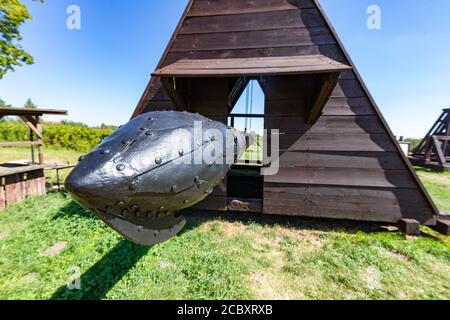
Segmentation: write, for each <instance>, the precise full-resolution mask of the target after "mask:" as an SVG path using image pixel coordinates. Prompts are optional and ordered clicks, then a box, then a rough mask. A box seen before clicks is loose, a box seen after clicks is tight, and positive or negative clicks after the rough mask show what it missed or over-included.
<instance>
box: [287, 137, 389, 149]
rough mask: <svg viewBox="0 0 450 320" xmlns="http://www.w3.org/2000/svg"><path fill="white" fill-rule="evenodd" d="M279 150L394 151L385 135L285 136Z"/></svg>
mask: <svg viewBox="0 0 450 320" xmlns="http://www.w3.org/2000/svg"><path fill="white" fill-rule="evenodd" d="M280 150H283V151H284V150H289V151H359V152H367V151H389V152H394V151H396V149H395V147H394V146H393V145H392V143H390V141H389V138H388V137H387V136H386V134H361V133H356V134H354V133H349V134H327V133H321V134H308V133H307V134H285V135H282V136H281V138H280Z"/></svg>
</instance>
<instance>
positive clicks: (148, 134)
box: [145, 131, 153, 137]
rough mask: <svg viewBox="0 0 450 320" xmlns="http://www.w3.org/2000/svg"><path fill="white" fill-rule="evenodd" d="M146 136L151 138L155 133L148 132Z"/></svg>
mask: <svg viewBox="0 0 450 320" xmlns="http://www.w3.org/2000/svg"><path fill="white" fill-rule="evenodd" d="M145 135H146V136H149V137H150V136H153V132H150V131H147V132H146V133H145Z"/></svg>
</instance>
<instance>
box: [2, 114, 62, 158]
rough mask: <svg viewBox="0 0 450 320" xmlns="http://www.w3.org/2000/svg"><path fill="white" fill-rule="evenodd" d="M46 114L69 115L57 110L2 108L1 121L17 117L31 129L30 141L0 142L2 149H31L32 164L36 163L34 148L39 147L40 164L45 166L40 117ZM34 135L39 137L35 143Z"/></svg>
mask: <svg viewBox="0 0 450 320" xmlns="http://www.w3.org/2000/svg"><path fill="white" fill-rule="evenodd" d="M44 114H48V115H67V111H66V110H55V109H27V108H0V119H1V118H3V117H6V116H17V117H20V119H22V121H23V122H24V123H25V125H26V126H27V127H28V128H29V129H30V141H24V142H0V147H26V146H30V147H31V158H32V163H33V164H34V163H35V159H34V147H35V146H37V147H38V154H39V164H40V165H43V164H44V151H43V145H44V142H43V140H44V136H43V134H42V126H41V123H40V117H42V116H43V115H44ZM34 135H36V136H37V137H38V140H37V141H34Z"/></svg>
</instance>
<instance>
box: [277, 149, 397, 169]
mask: <svg viewBox="0 0 450 320" xmlns="http://www.w3.org/2000/svg"><path fill="white" fill-rule="evenodd" d="M280 166H282V167H297V166H301V167H316V168H328V167H334V168H359V169H363V168H367V169H383V170H401V169H404V165H403V163H402V161H401V158H400V156H399V155H398V154H397V153H396V152H361V151H356V152H355V151H353V152H348V151H334V152H333V151H301V152H293V151H286V152H283V153H282V154H281V155H280Z"/></svg>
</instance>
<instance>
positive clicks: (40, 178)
mask: <svg viewBox="0 0 450 320" xmlns="http://www.w3.org/2000/svg"><path fill="white" fill-rule="evenodd" d="M43 115H67V111H65V110H50V109H25V108H0V119H2V118H3V117H7V116H16V117H19V118H20V119H21V120H22V121H23V122H24V124H25V125H26V126H27V127H28V128H29V129H30V141H20V142H0V148H8V147H31V162H30V163H5V164H0V209H2V208H5V207H6V206H9V205H12V204H15V203H18V202H20V201H22V200H24V199H25V198H28V197H31V196H40V195H45V193H46V189H45V175H44V169H45V165H44V142H43V140H44V137H43V134H42V126H41V123H40V118H41V117H42V116H43ZM0 125H1V123H0ZM34 135H36V137H37V140H35V139H34ZM35 147H37V148H38V161H36V160H35Z"/></svg>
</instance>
